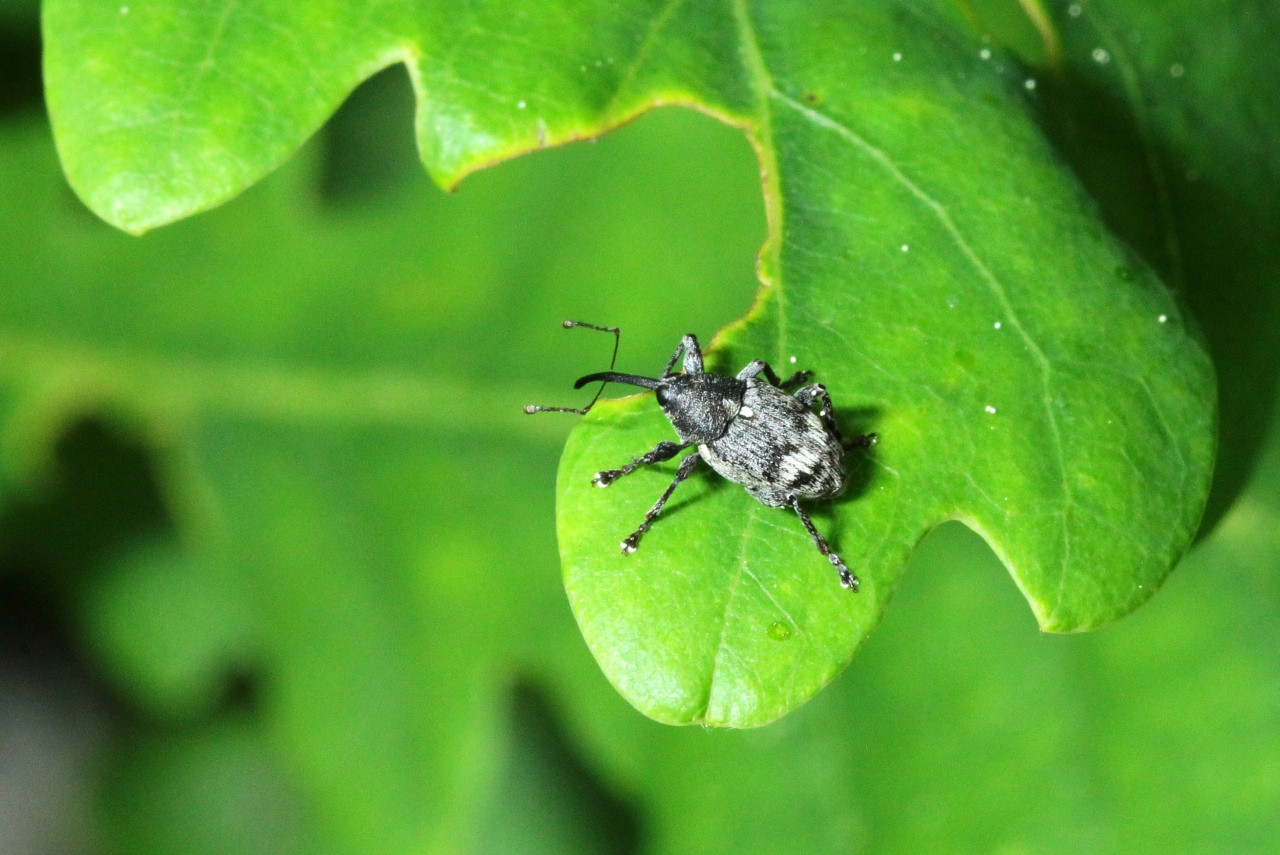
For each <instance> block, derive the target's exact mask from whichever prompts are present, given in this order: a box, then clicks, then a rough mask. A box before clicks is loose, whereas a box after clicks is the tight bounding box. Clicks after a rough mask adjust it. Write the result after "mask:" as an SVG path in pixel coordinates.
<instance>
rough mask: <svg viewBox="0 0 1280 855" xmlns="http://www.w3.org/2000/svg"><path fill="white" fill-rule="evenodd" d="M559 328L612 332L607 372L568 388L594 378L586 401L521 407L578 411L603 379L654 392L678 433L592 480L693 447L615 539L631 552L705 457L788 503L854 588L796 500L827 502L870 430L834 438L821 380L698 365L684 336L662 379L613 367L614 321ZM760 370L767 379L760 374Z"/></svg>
mask: <svg viewBox="0 0 1280 855" xmlns="http://www.w3.org/2000/svg"><path fill="white" fill-rule="evenodd" d="M564 326H565V328H566V329H569V328H573V327H586V328H588V329H593V330H599V331H601V332H610V333H613V336H614V342H613V360H611V361H610V363H609V369H610V370H608V371H602V372H599V373H597V374H588V375H587V376H586V377H582V378H580V379H579V380H578V382H576V383H574V384H573V388H575V389H581V388H582V387H583V386H585V385H587V384H588V383H594V382H597V381H603V382H601V386H600V390H599V391H597V392H596V396H595V398H593V399H592V400H591V403H590V404H587V406H586V407H584V408H582V409H573V408H571V407H535V406H529V407H525V408H524V411H525V412H526V413H539V412H555V413H577V414H578V415H583V416H585V415H586V414H587V412H588V411H590V409H591V408H592V407H593V406H595V403H596V401H598V400H599V399H600V393H601V392H603V391H604V385H605V384H607V383H628V384H630V385H632V386H641V387H643V388H645V389H653V390H654V391H655V392H656V394H657V397H658V404H659V405H660V406H661V407H662V411H663V413H665V414H666V416H667V418H668V419H669V420H670V421H671V426H672V427H673V428H675V431H676V435H677V436H679V438H680V442H678V443H675V442H665V441H664V442H660V443H658V445H657V447H656V448H654V449H653V450H652V451H650V452H649V453H648V454H644V455H641V456H640V457H637V458H635V459H633V460H632V461H631V462H630V463H628V464H627V465H626V466H623V467H621V468H620V469H606V470H605V471H603V472H597V473H596V475H595V478H593V479H592V482H593V483H594V484H595V485H596V486H597V487H608V486H609V485H610V484H612V483H613V482H614V481H616V480H618V479H619V478H621V477H622V476H623V475H629V474H630V473H632V472H634V471H635V470H636V469H638V468H639V467H641V466H648V465H649V464H651V463H658V462H660V461H663V460H670V459H671V458H673V457H675V456H676V455H677V454H679V453H680V452H681V451H684V450H685V449H686V448H690V447H691V446H695V445H696V446H697V447H698V450H697V451H696V452H694V453H693V454H690V455H688V456H687V457H685V458H684V459H683V460H681V461H680V466H679V468H678V469H677V470H676V477H675V480H674V481H672V482H671V486H669V487H667V489H666V492H664V493H663V494H662V496H661V497H660V498H659V499H658V501H657V502H655V503H654V505H653V507H652V508H650V509H649V512H648V513H647V514H645V515H644V522H642V523H640V527H639V528H637V529H636V530H635V531H634V532H632V534H631V535H630V536H629V537H627V539H626V540H624V541H622V551H623V553H624V554H628V555H629V554H631V553H633V552H635V551H636V549H637V547H638V546H639V545H640V538H641V536H643V535H644V533H645V532H646V531H648V530H649V526H650V525H652V524H653V521H654V519H655V518H657V516H658V514H660V513H661V512H662V506H663V505H665V504H666V503H667V500H668V499H670V498H671V494H672V493H674V492H675V490H676V487H678V486H679V485H680V482H681V481H683V480H684V479H686V478H688V477H689V475H690V473H692V472H693V470H694V467H696V466H697V465H698V461H699V460H706V461H707V463H708V464H709V465H710V466H711V468H712V469H714V470H715V471H716V472H719V473H720V474H721V475H723V476H724V477H725V478H728V479H729V480H730V481H733V482H734V483H736V484H741V485H742V486H743V487H745V488H746V490H747V492H748V493H750V494H751V495H752V496H755V497H756V498H757V499H759V500H760V501H761V502H763V503H764V504H766V505H768V506H770V507H773V508H785V507H790V508H791V509H792V510H794V511H795V512H796V514H798V515H799V517H800V521H801V522H802V523H804V527H805V529H807V530H808V532H809V537H810V538H812V539H813V543H814V545H815V546H817V547H818V551H819V552H821V553H822V554H823V555H825V556H826V557H827V559H828V560H829V561H830V562H831V563H832V564H833V565H834V566H835V568H836V569H837V570H838V571H839V572H840V584H841V585H843V586H844V587H846V588H848V589H849V590H851V591H857V590H858V577H857V576H855V575H854V574H853V573H852V572H850V570H849V568H848V567H846V566H845V564H844V562H843V561H841V560H840V556H839V555H836V554H835V553H834V552H832V551H831V548H830V547H829V546H828V545H827V541H826V540H825V539H823V537H822V535H821V534H819V533H818V529H817V528H815V527H814V525H813V521H812V520H811V519H809V515H808V514H807V513H805V511H804V508H803V507H801V505H800V502H801V501H802V500H811V499H830V498H833V497H835V496H837V495H839V494H840V493H841V492H842V491H843V490H844V488H845V484H846V482H847V478H846V476H845V471H844V453H845V451H846V449H850V448H855V447H856V448H867V447H869V446H871V445H874V444H875V442H876V435H875V434H874V433H869V434H866V435H864V436H860V437H858V438H857V439H855V440H852V441H851V442H845V441H844V440H843V439H842V437H841V435H840V428H839V427H838V426H837V425H836V420H835V414H834V408H833V407H832V406H831V396H829V395H828V394H827V390H826V387H824V386H823V385H822V384H821V383H814V384H813V385H811V386H804V387H803V388H800V389H798V390H797V391H796V392H795V394H793V395H791V394H787V393H786V391H785V390H787V389H789V388H791V387H794V386H797V385H799V384H801V383H803V382H805V381H806V380H808V379H809V376H810V375H809V373H808V372H807V371H799V372H797V373H796V374H795V375H794V376H792V377H790V378H788V379H787V380H784V381H779V380H778V375H777V374H776V373H775V372H774V370H773V368H771V367H770V366H769V363H767V362H765V361H764V360H762V359H757V360H755V361H754V362H752V363H751V364H750V365H748V366H747V367H746V368H743V369H742V370H741V371H739V372H738V375H737V376H736V377H729V376H728V375H725V374H712V373H709V372H706V371H703V370H702V350H701V348H699V347H698V339H697V338H695V337H694V336H692V335H687V336H685V337H684V338H683V339H682V340H681V341H680V346H679V347H677V348H676V352H675V353H673V354H672V355H671V361H669V362H668V363H667V367H666V369H665V370H664V371H663V372H662V376H661V377H659V378H656V379H655V378H652V377H640V376H637V375H635V374H622V373H619V372H616V371H614V370H612V369H613V366H614V364H615V362H616V360H617V358H618V344H619V342H620V340H621V335H620V333H619V330H618V328H617V327H598V326H595V325H594V324H587V323H582V322H580V321H565V322H564ZM681 354H683V355H684V363H683V365H684V373H683V374H674V373H672V372H673V370H674V369H675V365H676V362H677V361H679V360H680V356H681ZM761 374H763V375H764V377H765V380H767V381H768V382H765V381H764V380H761V379H760V375H761ZM817 402H821V403H822V408H821V409H820V410H819V411H818V414H817V415H814V413H813V410H812V407H813V405H814V404H815V403H817Z"/></svg>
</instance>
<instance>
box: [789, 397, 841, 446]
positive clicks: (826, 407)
mask: <svg viewBox="0 0 1280 855" xmlns="http://www.w3.org/2000/svg"><path fill="white" fill-rule="evenodd" d="M796 400H797V401H799V402H800V403H802V404H804V405H805V406H806V407H811V406H813V404H814V402H815V401H821V402H822V409H821V410H819V411H818V416H819V417H820V418H821V419H822V423H823V424H824V425H826V426H827V430H829V431H831V435H832V436H834V437H835V438H836V441H837V442H839V443H840V444H841V445H843V444H844V436H843V435H842V434H841V433H840V426H839V425H837V424H836V408H835V405H833V404H832V403H831V396H830V395H828V394H827V387H826V386H823V385H822V384H821V383H814V384H813V385H812V386H805V387H804V388H803V389H801V390H800V391H798V392H796Z"/></svg>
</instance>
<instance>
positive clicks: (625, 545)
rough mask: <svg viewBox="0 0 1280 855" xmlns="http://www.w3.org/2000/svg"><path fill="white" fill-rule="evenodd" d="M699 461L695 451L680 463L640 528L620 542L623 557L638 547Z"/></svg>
mask: <svg viewBox="0 0 1280 855" xmlns="http://www.w3.org/2000/svg"><path fill="white" fill-rule="evenodd" d="M699 459H700V458H699V455H698V452H696V451H695V452H694V453H693V454H690V455H689V456H688V457H686V458H685V459H684V460H681V461H680V468H679V469H677V470H676V477H675V480H674V481H672V482H671V485H670V486H669V487H667V489H666V491H665V492H664V493H663V494H662V495H661V496H659V497H658V501H656V502H654V503H653V507H652V508H650V509H649V512H648V513H647V514H645V515H644V522H642V523H640V527H639V528H638V529H636V530H635V531H633V532H632V533H631V534H630V535H628V536H627V539H626V540H624V541H622V554H623V555H630V554H631V553H633V552H635V551H636V550H637V549H638V548H639V547H640V538H641V537H643V536H644V533H645V532H646V531H648V530H649V526H651V525H652V524H653V521H654V520H655V519H656V518H657V516H658V514H660V513H662V506H663V505H665V504H666V503H667V500H668V499H670V498H671V494H672V493H674V492H675V491H676V487H679V486H680V482H681V481H683V480H684V479H685V478H688V477H689V475H690V474H691V473H692V472H693V469H694V467H695V466H697V465H698V460H699Z"/></svg>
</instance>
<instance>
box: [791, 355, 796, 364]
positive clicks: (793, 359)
mask: <svg viewBox="0 0 1280 855" xmlns="http://www.w3.org/2000/svg"><path fill="white" fill-rule="evenodd" d="M791 364H792V365H795V364H796V358H795V357H794V356H793V357H791Z"/></svg>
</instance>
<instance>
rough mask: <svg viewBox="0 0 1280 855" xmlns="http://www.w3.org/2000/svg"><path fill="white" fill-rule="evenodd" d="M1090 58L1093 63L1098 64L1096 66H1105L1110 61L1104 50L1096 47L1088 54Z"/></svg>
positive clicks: (1107, 53)
mask: <svg viewBox="0 0 1280 855" xmlns="http://www.w3.org/2000/svg"><path fill="white" fill-rule="evenodd" d="M1090 56H1092V57H1093V61H1094V62H1096V63H1098V65H1106V64H1107V63H1108V62H1110V61H1111V54H1110V53H1109V52H1108V51H1107V49H1106V48H1100V47H1096V48H1094V49H1093V53H1092V54H1090Z"/></svg>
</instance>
